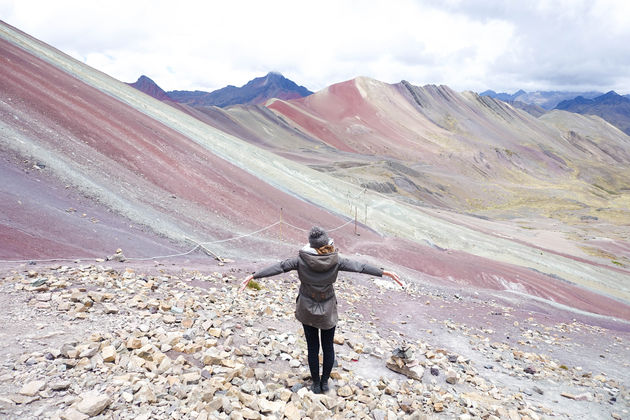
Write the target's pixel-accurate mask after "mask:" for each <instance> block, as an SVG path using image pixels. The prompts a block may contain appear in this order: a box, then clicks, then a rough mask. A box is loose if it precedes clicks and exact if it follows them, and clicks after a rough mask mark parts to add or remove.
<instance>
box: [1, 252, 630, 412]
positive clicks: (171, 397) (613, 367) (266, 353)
mask: <svg viewBox="0 0 630 420" xmlns="http://www.w3.org/2000/svg"><path fill="white" fill-rule="evenodd" d="M101 264H109V265H101ZM168 267H169V268H167V266H162V265H160V264H155V265H145V266H137V265H136V266H134V265H133V264H127V263H120V262H118V263H116V262H109V263H96V264H95V265H79V264H68V265H65V266H61V265H56V266H55V265H52V266H46V267H45V266H42V265H21V266H14V267H8V268H7V267H5V268H3V269H2V271H1V272H0V305H1V306H2V310H1V311H0V323H1V325H2V328H1V329H0V336H1V338H2V341H1V344H0V363H1V365H0V416H2V417H3V418H9V419H40V418H42V419H44V418H45V419H48V418H50V419H71V420H74V419H85V418H89V417H94V418H101V419H135V420H143V419H152V418H174V419H214V418H217V419H228V418H229V419H260V418H287V419H305V418H310V419H329V418H372V419H398V418H410V419H425V418H426V419H431V418H438V419H439V418H445V419H452V418H454V419H475V418H482V419H532V420H535V419H544V418H564V419H566V418H571V419H573V418H584V419H598V418H602V419H610V418H614V419H622V418H630V391H629V388H630V387H629V383H630V364H629V363H630V357H629V356H630V332H629V330H630V327H629V326H628V324H627V323H625V322H621V321H615V320H607V319H598V318H591V317H588V316H585V315H583V316H581V317H576V316H575V314H566V313H563V312H560V311H559V310H555V309H553V308H547V307H544V306H541V305H539V304H536V303H535V302H533V303H532V302H524V301H523V300H512V301H510V295H503V296H494V297H493V296H491V295H483V294H480V293H479V292H474V291H461V290H460V291H456V290H450V289H446V288H443V287H441V288H437V287H431V286H430V285H420V284H419V283H417V282H414V281H413V280H412V279H407V281H408V284H407V286H406V287H405V289H400V288H398V287H395V286H394V285H393V283H390V282H388V281H385V280H384V279H373V278H369V277H365V276H363V277H362V276H358V275H354V274H353V275H342V276H340V281H339V282H338V287H337V295H338V299H339V307H340V322H339V325H338V328H337V335H336V346H335V347H336V355H337V365H336V367H335V368H334V370H333V380H332V384H331V385H332V386H331V390H330V391H329V392H328V393H327V394H325V395H316V394H313V393H312V392H311V391H310V390H309V389H308V385H309V374H308V368H307V365H306V343H305V341H304V338H303V333H302V330H301V326H300V325H299V323H298V322H297V321H296V320H295V319H294V317H293V309H294V302H295V296H296V292H297V279H296V277H295V275H293V274H286V275H282V276H277V277H275V278H272V279H265V280H263V281H261V286H262V288H261V289H260V290H254V289H247V290H246V291H245V292H243V293H241V294H238V293H237V288H238V284H239V283H240V280H241V279H242V278H244V276H245V272H244V271H240V270H238V269H235V268H230V266H229V264H227V265H225V266H215V267H212V270H216V271H202V270H196V269H195V270H193V269H181V268H177V266H173V265H170V266H168ZM559 313H560V314H561V315H558V314H559Z"/></svg>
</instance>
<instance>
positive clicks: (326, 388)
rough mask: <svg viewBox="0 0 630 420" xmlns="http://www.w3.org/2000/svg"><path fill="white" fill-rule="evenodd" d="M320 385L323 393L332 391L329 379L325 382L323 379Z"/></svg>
mask: <svg viewBox="0 0 630 420" xmlns="http://www.w3.org/2000/svg"><path fill="white" fill-rule="evenodd" d="M319 386H320V388H321V390H322V394H325V393H326V392H328V391H330V387H329V386H328V381H325V382H324V381H322V382H321V383H320V385H319Z"/></svg>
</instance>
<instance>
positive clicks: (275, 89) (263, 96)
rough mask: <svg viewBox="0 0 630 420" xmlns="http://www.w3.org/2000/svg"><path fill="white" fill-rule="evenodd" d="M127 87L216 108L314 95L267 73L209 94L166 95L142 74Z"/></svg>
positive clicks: (161, 97)
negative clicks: (239, 85)
mask: <svg viewBox="0 0 630 420" xmlns="http://www.w3.org/2000/svg"><path fill="white" fill-rule="evenodd" d="M128 84H129V85H130V86H133V87H134V88H136V89H138V90H140V91H142V92H144V93H146V94H147V95H150V96H153V97H154V98H156V99H159V100H160V101H166V100H170V101H173V102H179V103H182V104H186V105H190V106H193V107H204V106H218V107H221V108H224V107H227V106H230V105H259V104H263V103H265V102H266V101H267V100H269V99H271V98H277V99H285V100H288V99H297V98H302V97H305V96H308V95H311V94H312V93H313V92H311V91H310V90H308V89H307V88H305V87H304V86H298V85H297V84H296V83H294V82H293V81H291V80H289V79H287V78H286V77H284V76H283V75H282V74H280V73H276V72H270V73H267V75H266V76H263V77H257V78H255V79H253V80H250V81H249V82H248V83H247V84H245V85H243V86H241V87H236V86H232V85H229V86H226V87H224V88H221V89H218V90H215V91H212V92H205V91H201V90H195V91H190V90H172V91H169V92H166V91H164V90H163V89H162V88H161V87H160V86H158V84H157V83H155V82H154V81H153V80H151V79H150V78H149V77H147V76H144V75H142V76H140V77H139V78H138V80H137V81H135V82H134V83H128Z"/></svg>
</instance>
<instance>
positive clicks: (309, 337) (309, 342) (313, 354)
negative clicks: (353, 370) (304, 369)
mask: <svg viewBox="0 0 630 420" xmlns="http://www.w3.org/2000/svg"><path fill="white" fill-rule="evenodd" d="M302 325H304V335H305V336H306V347H307V348H308V367H309V369H310V370H311V378H313V381H314V382H319V380H320V378H319V337H318V335H319V334H317V332H318V331H321V336H322V352H323V353H324V367H323V370H322V378H321V381H322V382H328V378H329V377H330V372H331V371H332V368H333V364H334V363H335V349H334V345H333V338H335V327H332V328H331V329H329V330H320V329H318V328H315V327H311V326H310V325H305V324H302Z"/></svg>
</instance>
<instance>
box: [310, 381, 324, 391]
mask: <svg viewBox="0 0 630 420" xmlns="http://www.w3.org/2000/svg"><path fill="white" fill-rule="evenodd" d="M326 387H328V386H326ZM311 391H313V393H315V394H321V393H322V388H321V386H320V383H319V382H313V383H312V384H311Z"/></svg>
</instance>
